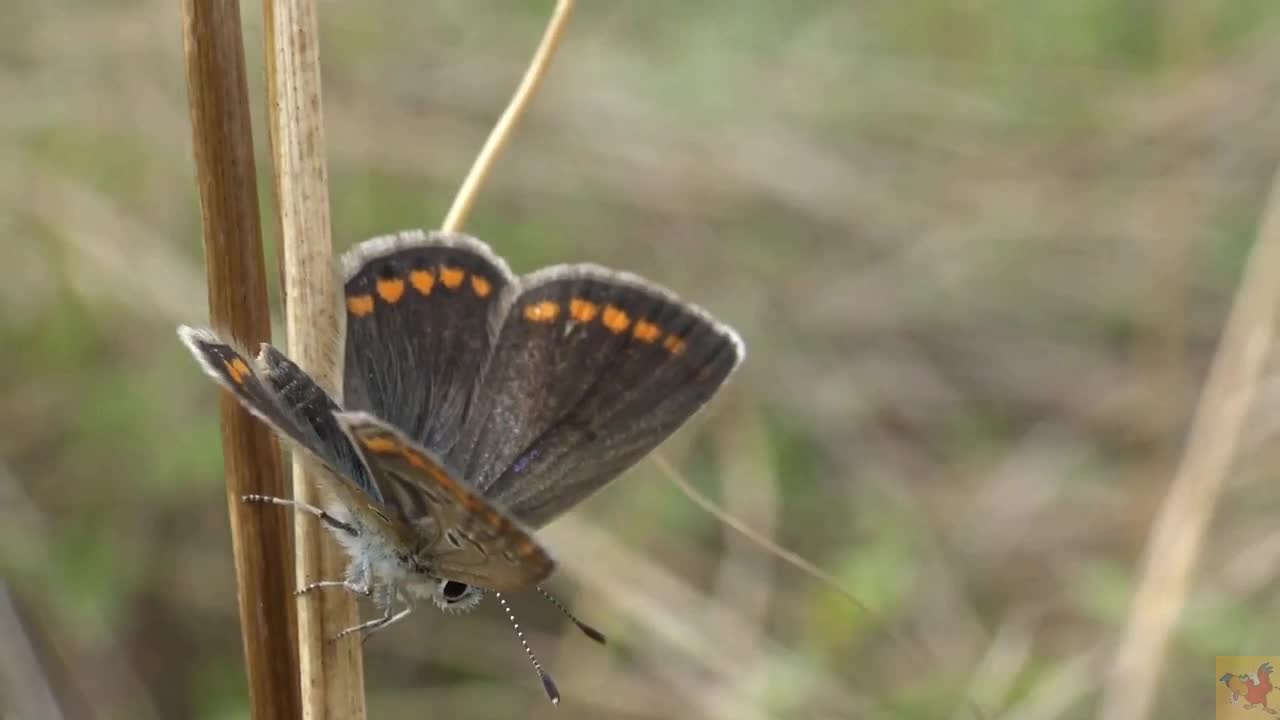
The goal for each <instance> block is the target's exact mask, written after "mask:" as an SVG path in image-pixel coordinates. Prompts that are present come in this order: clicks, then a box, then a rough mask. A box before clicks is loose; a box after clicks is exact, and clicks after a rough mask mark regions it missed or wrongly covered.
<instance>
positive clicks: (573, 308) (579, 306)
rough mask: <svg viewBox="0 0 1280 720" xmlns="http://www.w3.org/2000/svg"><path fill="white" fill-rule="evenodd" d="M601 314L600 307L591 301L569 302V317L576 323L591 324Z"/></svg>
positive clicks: (578, 300) (580, 299) (574, 300)
mask: <svg viewBox="0 0 1280 720" xmlns="http://www.w3.org/2000/svg"><path fill="white" fill-rule="evenodd" d="M599 313H600V306H599V305H596V304H595V303H593V302H591V301H590V300H583V299H582V298H574V299H572V300H570V301H569V316H570V317H572V318H573V319H574V320H575V321H576V322H580V323H589V322H591V321H592V320H595V319H596V315H598V314H599Z"/></svg>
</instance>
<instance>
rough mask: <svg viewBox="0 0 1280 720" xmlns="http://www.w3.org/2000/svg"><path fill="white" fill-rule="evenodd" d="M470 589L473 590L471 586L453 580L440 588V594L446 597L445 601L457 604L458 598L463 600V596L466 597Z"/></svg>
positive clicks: (447, 581)
mask: <svg viewBox="0 0 1280 720" xmlns="http://www.w3.org/2000/svg"><path fill="white" fill-rule="evenodd" d="M470 589H471V586H469V585H467V584H466V583H460V582H456V581H453V580H446V581H445V582H444V585H443V586H442V587H441V588H440V594H441V595H443V596H444V599H445V600H448V601H449V602H455V601H457V600H458V598H461V597H462V596H463V595H466V594H467V591H468V590H470Z"/></svg>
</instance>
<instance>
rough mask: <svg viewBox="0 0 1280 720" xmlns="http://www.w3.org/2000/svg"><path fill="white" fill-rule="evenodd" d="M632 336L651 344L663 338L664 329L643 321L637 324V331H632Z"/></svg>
mask: <svg viewBox="0 0 1280 720" xmlns="http://www.w3.org/2000/svg"><path fill="white" fill-rule="evenodd" d="M631 334H632V335H633V336H634V337H635V339H637V340H639V341H641V342H647V343H651V342H653V341H654V340H657V339H658V338H660V337H662V328H660V327H658V326H657V325H654V324H653V323H651V322H649V321H648V320H641V321H640V322H638V323H636V326H635V329H634V330H632V331H631Z"/></svg>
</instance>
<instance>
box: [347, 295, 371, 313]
mask: <svg viewBox="0 0 1280 720" xmlns="http://www.w3.org/2000/svg"><path fill="white" fill-rule="evenodd" d="M347 310H349V311H350V312H351V314H352V315H355V316H356V317H364V316H365V315H368V314H369V313H371V312H373V296H372V295H348V296H347Z"/></svg>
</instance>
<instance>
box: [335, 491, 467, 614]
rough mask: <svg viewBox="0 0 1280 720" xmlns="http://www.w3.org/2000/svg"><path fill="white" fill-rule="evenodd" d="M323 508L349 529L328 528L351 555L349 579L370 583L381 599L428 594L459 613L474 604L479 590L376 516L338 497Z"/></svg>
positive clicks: (415, 596) (367, 584) (449, 609)
mask: <svg viewBox="0 0 1280 720" xmlns="http://www.w3.org/2000/svg"><path fill="white" fill-rule="evenodd" d="M328 512H329V513H330V514H332V515H333V516H334V517H336V518H338V519H340V520H341V521H342V522H344V523H346V524H347V525H348V526H350V527H351V528H352V529H353V530H354V532H345V531H341V530H337V529H334V530H333V535H334V537H335V538H337V540H338V542H339V543H340V544H341V545H342V546H343V547H344V548H345V549H346V551H347V555H348V556H349V557H350V558H351V561H350V564H349V565H348V567H347V578H348V580H350V581H351V582H353V583H356V584H358V585H364V586H367V587H369V588H370V589H371V590H372V591H373V592H374V596H375V597H377V598H379V599H380V601H382V599H385V600H387V601H389V600H390V599H391V598H393V597H395V596H397V595H399V596H402V597H406V598H413V599H424V600H431V601H432V602H433V603H435V605H436V607H439V608H440V609H441V610H444V611H445V612H449V613H460V612H467V611H469V610H471V609H472V608H474V607H475V606H476V605H477V604H478V603H479V602H480V599H481V598H482V597H483V596H484V591H483V590H482V589H480V588H478V587H475V586H474V585H468V584H466V583H462V582H458V581H455V580H450V579H449V578H444V577H440V576H439V575H437V574H435V573H434V572H433V570H432V564H431V557H430V554H429V548H427V547H423V546H419V547H413V546H412V545H410V544H409V543H408V542H406V538H400V537H397V536H396V535H395V534H394V533H392V532H390V530H389V526H387V525H386V524H384V523H382V522H381V521H379V520H377V519H376V518H370V517H369V516H367V515H365V514H364V513H358V512H357V513H353V512H350V510H349V507H348V506H345V505H343V504H342V503H333V504H331V505H330V506H329V508H328Z"/></svg>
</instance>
